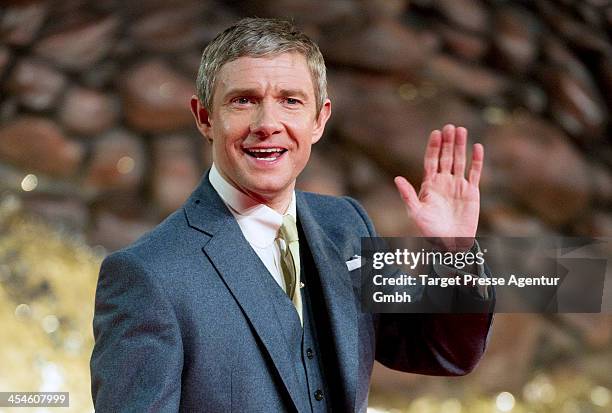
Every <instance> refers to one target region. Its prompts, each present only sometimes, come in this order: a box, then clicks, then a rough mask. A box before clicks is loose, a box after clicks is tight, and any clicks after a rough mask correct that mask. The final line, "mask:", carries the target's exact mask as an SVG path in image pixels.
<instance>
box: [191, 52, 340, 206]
mask: <svg viewBox="0 0 612 413" xmlns="http://www.w3.org/2000/svg"><path fill="white" fill-rule="evenodd" d="M194 106H195V107H194ZM192 109H193V110H194V111H195V112H198V113H199V114H200V116H199V117H198V115H197V114H196V119H197V121H198V127H199V128H200V130H201V131H202V133H203V134H204V135H205V136H207V137H208V138H209V139H211V140H212V148H213V159H214V162H215V165H217V168H218V169H219V170H220V172H221V174H222V175H223V176H224V177H225V178H226V179H227V180H228V181H230V182H231V183H232V184H233V185H234V186H236V187H237V188H238V189H240V190H241V191H242V192H244V193H246V194H248V195H250V196H251V197H253V198H255V199H258V200H260V201H261V202H266V203H268V204H271V205H273V204H278V203H280V204H284V207H286V205H287V204H288V200H289V199H290V196H291V191H293V188H294V185H295V179H296V177H297V176H298V175H299V173H300V172H301V171H302V170H303V169H304V167H305V166H306V163H307V162H308V158H309V157H310V148H311V145H312V144H313V143H315V142H317V141H318V140H319V139H320V137H321V135H322V133H323V129H324V127H325V123H326V121H327V119H328V118H329V115H330V113H331V103H330V102H329V100H327V101H326V102H325V104H324V106H323V108H322V110H321V112H320V113H316V101H315V94H314V86H313V82H312V78H311V75H310V71H309V70H308V66H307V63H306V58H305V57H304V56H303V55H301V54H299V53H284V54H280V55H277V56H273V57H263V58H253V57H241V58H238V59H236V60H234V61H231V62H229V63H226V64H225V65H223V66H222V68H221V70H220V71H219V73H218V75H217V81H216V86H215V92H214V95H213V103H212V113H208V112H206V110H205V109H204V108H203V107H202V106H201V105H200V104H199V102H194V101H193V100H192ZM206 116H207V119H206ZM273 207H274V206H273Z"/></svg>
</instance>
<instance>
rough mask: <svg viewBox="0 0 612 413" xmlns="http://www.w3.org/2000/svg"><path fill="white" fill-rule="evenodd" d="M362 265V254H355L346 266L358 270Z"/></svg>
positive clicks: (351, 269)
mask: <svg viewBox="0 0 612 413" xmlns="http://www.w3.org/2000/svg"><path fill="white" fill-rule="evenodd" d="M362 265H363V263H362V262H361V256H360V255H353V256H352V257H351V259H350V260H348V261H347V262H346V268H348V270H349V271H353V270H356V269H357V268H360V267H361V266H362Z"/></svg>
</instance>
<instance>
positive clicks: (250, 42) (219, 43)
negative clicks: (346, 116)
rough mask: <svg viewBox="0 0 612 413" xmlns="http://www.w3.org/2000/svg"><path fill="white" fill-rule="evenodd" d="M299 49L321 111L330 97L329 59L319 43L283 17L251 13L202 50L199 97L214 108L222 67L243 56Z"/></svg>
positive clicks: (207, 107) (208, 107)
mask: <svg viewBox="0 0 612 413" xmlns="http://www.w3.org/2000/svg"><path fill="white" fill-rule="evenodd" d="M290 52H297V53H300V54H302V55H303V56H304V57H305V58H306V63H307V65H308V69H309V70H310V76H311V78H312V83H313V85H314V92H315V100H316V106H317V114H318V113H319V112H320V111H321V108H322V107H323V103H324V102H325V99H327V77H326V71H325V61H324V60H323V55H322V54H321V51H320V50H319V47H318V46H317V44H316V43H315V42H313V41H312V40H311V39H310V38H309V37H308V36H306V35H305V34H304V33H302V32H300V31H299V30H298V29H297V28H296V26H295V25H294V24H293V23H292V22H290V21H288V20H283V19H265V18H258V17H249V18H245V19H241V20H239V21H238V22H237V23H235V24H234V25H233V26H231V27H229V28H227V29H226V30H225V31H223V32H222V33H220V34H219V35H217V37H215V38H214V39H213V40H212V41H211V42H210V43H209V44H208V45H207V46H206V48H205V49H204V52H202V60H201V62H200V69H199V70H198V78H197V81H196V88H197V94H198V99H200V102H201V103H202V104H203V105H204V106H205V107H206V109H207V110H208V111H209V112H212V103H213V102H212V101H213V94H214V91H215V81H216V77H217V74H218V73H219V71H220V70H221V67H222V66H223V65H224V64H226V63H228V62H231V61H232V60H236V59H238V58H240V57H244V56H248V57H264V56H275V55H279V54H282V53H290Z"/></svg>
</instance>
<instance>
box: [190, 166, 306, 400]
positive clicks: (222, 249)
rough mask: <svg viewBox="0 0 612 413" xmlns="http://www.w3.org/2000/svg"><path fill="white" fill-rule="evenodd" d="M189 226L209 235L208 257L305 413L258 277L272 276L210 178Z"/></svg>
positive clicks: (194, 203)
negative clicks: (211, 183) (262, 275)
mask: <svg viewBox="0 0 612 413" xmlns="http://www.w3.org/2000/svg"><path fill="white" fill-rule="evenodd" d="M184 208H185V214H186V216H187V220H188V222H189V225H190V226H191V227H192V228H195V229H197V230H199V231H203V232H205V233H206V234H208V235H210V238H208V240H207V241H204V242H205V243H204V245H203V247H202V251H203V252H204V253H205V254H206V255H207V256H208V258H209V259H210V261H211V262H212V264H213V265H214V267H215V268H216V270H217V271H218V273H219V275H220V276H221V278H222V279H223V281H224V283H225V284H226V286H227V288H228V289H229V290H230V292H231V294H232V295H233V296H234V298H235V299H236V301H237V302H238V304H239V305H240V307H241V308H242V310H243V311H244V313H245V315H246V317H247V318H248V319H249V321H250V322H251V325H252V326H253V328H254V330H255V332H256V333H257V335H258V336H259V338H260V339H261V342H262V343H263V344H264V346H265V348H266V350H267V352H268V354H269V355H270V357H271V359H272V361H273V363H274V366H275V367H276V369H277V371H278V373H279V375H280V376H281V379H282V381H283V383H284V384H285V387H286V388H287V390H288V392H289V395H290V396H291V399H292V400H293V403H294V404H295V406H296V407H297V409H298V411H305V410H307V406H306V405H305V404H304V398H303V397H300V391H299V390H300V388H299V382H298V378H297V375H296V371H295V367H294V366H293V364H292V362H291V357H290V354H289V348H288V344H287V342H286V340H285V337H284V336H283V334H282V326H281V324H280V322H279V320H278V316H277V314H276V311H275V309H274V306H273V304H272V300H271V299H270V297H269V292H268V291H266V289H265V288H264V283H263V282H262V281H261V276H260V274H267V273H268V270H267V269H266V267H265V265H264V264H263V263H262V262H261V260H260V259H259V257H258V256H257V254H256V253H255V251H253V249H252V247H251V246H250V244H249V243H248V241H247V240H246V239H245V238H244V236H243V234H242V231H241V230H240V227H239V226H238V223H237V222H236V219H235V218H234V216H233V215H232V214H231V212H230V211H229V210H228V209H227V207H226V206H225V204H224V203H223V201H222V200H221V198H220V197H219V195H218V194H217V192H216V191H215V190H214V188H213V187H212V186H211V185H210V182H209V181H208V174H206V175H205V176H204V177H203V178H202V182H200V185H199V186H198V188H197V189H196V190H195V191H194V193H193V194H192V195H191V197H190V198H189V200H188V201H187V202H186V204H185V207H184Z"/></svg>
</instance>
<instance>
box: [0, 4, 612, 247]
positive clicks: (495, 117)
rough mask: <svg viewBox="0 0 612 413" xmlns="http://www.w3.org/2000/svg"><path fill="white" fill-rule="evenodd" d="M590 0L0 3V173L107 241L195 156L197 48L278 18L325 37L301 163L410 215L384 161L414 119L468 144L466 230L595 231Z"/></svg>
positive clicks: (600, 103) (597, 135)
mask: <svg viewBox="0 0 612 413" xmlns="http://www.w3.org/2000/svg"><path fill="white" fill-rule="evenodd" d="M7 3H8V4H7ZM607 3H608V2H606V1H601V0H590V1H572V0H565V1H561V0H559V1H511V2H510V1H501V0H500V1H495V0H489V1H484V0H483V1H479V0H414V1H410V2H408V1H402V0H378V1H353V0H335V1H327V0H326V1H323V0H315V1H306V0H292V1H226V2H221V1H217V2H213V1H195V0H181V1H177V2H172V6H168V5H167V2H163V1H159V0H146V1H139V2H119V1H112V0H102V1H85V0H83V1H79V0H72V1H70V0H69V1H59V2H44V1H9V2H4V4H5V6H4V7H3V8H2V9H0V10H1V11H0V75H1V78H0V96H1V97H0V120H1V126H0V183H1V186H2V189H3V190H6V189H8V190H13V191H16V192H17V193H18V194H19V196H20V197H22V198H23V200H24V201H25V204H26V206H27V207H28V209H31V210H33V211H35V212H37V213H40V214H43V215H45V216H48V217H49V218H50V219H51V220H52V221H54V222H63V223H65V224H66V225H69V226H73V227H76V228H77V229H78V230H82V231H84V232H86V233H87V235H88V238H89V239H90V242H91V243H92V244H101V245H103V246H105V247H107V248H109V249H115V248H118V247H120V246H122V245H125V244H126V243H128V242H130V241H131V240H133V239H134V238H135V237H137V236H138V235H139V234H140V233H142V232H143V231H144V230H146V229H148V228H151V227H152V226H153V225H155V224H156V223H157V222H159V221H160V220H161V219H162V218H163V217H164V216H166V215H167V214H168V213H169V212H171V211H172V210H174V209H175V208H177V207H178V206H180V205H181V203H182V202H183V200H184V199H185V198H186V197H187V196H188V194H189V193H190V191H191V190H192V188H193V187H194V186H195V185H196V184H197V182H198V180H199V178H200V176H201V174H202V172H203V171H204V170H205V169H206V167H207V166H208V165H209V164H210V162H211V160H210V148H209V145H208V144H207V143H205V142H204V139H203V138H202V137H201V136H199V135H198V132H197V130H196V129H195V127H194V125H193V120H192V118H191V114H190V112H189V109H188V100H189V98H190V96H191V95H192V93H193V90H194V81H195V75H196V72H197V68H198V64H199V57H200V53H201V50H202V48H203V46H204V45H205V44H206V43H207V42H208V41H209V40H210V39H211V38H212V37H213V36H214V35H215V34H216V33H217V32H218V31H219V30H220V29H222V28H224V27H226V26H227V25H229V24H230V23H231V22H233V21H234V20H235V19H237V18H239V17H241V16H247V15H258V16H292V17H293V18H294V19H295V20H296V22H297V23H298V24H299V25H300V26H301V27H303V28H304V29H305V30H306V31H307V32H308V33H309V34H310V35H311V36H312V37H313V38H314V39H316V40H317V41H318V42H319V44H320V45H321V48H322V50H323V52H324V55H325V57H326V59H327V63H328V66H329V84H330V94H331V97H332V100H333V112H334V113H333V116H332V120H331V122H330V124H329V127H328V129H327V131H326V136H325V138H324V139H323V140H322V141H321V142H320V143H319V144H317V145H315V147H314V154H313V158H312V161H311V164H310V165H309V167H308V169H307V170H306V171H305V172H304V174H303V176H302V177H301V179H300V186H301V187H302V188H305V189H309V190H313V191H320V192H325V193H332V194H350V195H352V196H355V197H357V198H358V199H360V200H361V201H362V202H363V203H364V204H365V206H366V208H367V209H368V211H369V212H370V213H371V214H372V216H373V218H374V220H375V221H376V224H377V226H378V228H379V231H380V232H381V233H382V234H386V235H394V234H401V233H405V232H406V231H409V230H410V226H409V224H407V223H406V224H400V225H398V222H404V221H405V220H404V218H403V214H404V211H403V208H402V205H401V202H400V199H399V197H398V196H397V194H396V192H395V189H394V187H393V184H392V179H391V178H392V176H393V175H394V174H404V175H406V176H408V177H409V178H410V179H411V180H412V181H413V182H415V183H416V182H418V181H419V179H420V175H421V163H422V161H421V158H422V154H423V149H424V145H425V140H426V138H427V136H428V132H429V131H430V130H431V129H434V128H439V127H441V126H442V125H443V124H445V123H447V122H453V123H456V124H458V125H464V126H466V127H467V128H468V129H469V131H470V139H471V140H472V141H473V142H476V141H479V142H483V143H484V144H485V148H486V155H487V159H486V160H487V162H486V167H485V172H484V177H483V183H482V192H483V210H482V224H481V230H482V233H494V234H504V235H534V234H540V233H550V232H552V233H563V234H568V235H578V234H580V235H606V234H607V235H610V234H611V233H612V215H611V214H610V206H611V205H612V179H611V173H610V168H611V167H612V148H611V146H610V143H611V141H610V133H609V132H610V126H609V112H610V105H611V103H612V102H611V101H610V96H612V54H611V51H612V47H611V45H610V27H611V21H612V8H611V6H609V5H606V4H607Z"/></svg>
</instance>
